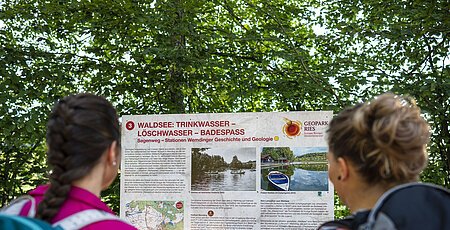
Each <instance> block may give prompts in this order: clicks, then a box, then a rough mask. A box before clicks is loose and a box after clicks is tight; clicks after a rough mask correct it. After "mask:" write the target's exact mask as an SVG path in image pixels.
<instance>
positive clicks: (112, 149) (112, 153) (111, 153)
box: [106, 141, 117, 166]
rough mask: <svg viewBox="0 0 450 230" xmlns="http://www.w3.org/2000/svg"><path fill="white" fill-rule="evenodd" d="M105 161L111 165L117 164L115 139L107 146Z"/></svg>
mask: <svg viewBox="0 0 450 230" xmlns="http://www.w3.org/2000/svg"><path fill="white" fill-rule="evenodd" d="M106 162H107V163H108V164H109V165H113V166H115V165H116V164H117V141H113V142H112V143H111V145H110V146H109V148H108V153H107V155H106Z"/></svg>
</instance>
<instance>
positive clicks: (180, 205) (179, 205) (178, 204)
mask: <svg viewBox="0 0 450 230" xmlns="http://www.w3.org/2000/svg"><path fill="white" fill-rule="evenodd" d="M175 207H177V208H178V209H180V208H183V202H181V201H178V202H177V203H176V204H175Z"/></svg>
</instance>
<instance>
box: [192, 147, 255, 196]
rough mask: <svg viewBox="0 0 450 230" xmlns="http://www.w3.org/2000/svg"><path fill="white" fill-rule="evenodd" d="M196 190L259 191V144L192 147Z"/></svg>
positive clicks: (194, 188) (193, 181)
mask: <svg viewBox="0 0 450 230" xmlns="http://www.w3.org/2000/svg"><path fill="white" fill-rule="evenodd" d="M191 189H192V191H255V190H256V148H252V147H248V148H192V149H191Z"/></svg>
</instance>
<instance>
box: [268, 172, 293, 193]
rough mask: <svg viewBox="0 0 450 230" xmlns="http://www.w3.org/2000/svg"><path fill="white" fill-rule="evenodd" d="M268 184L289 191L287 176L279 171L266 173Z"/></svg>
mask: <svg viewBox="0 0 450 230" xmlns="http://www.w3.org/2000/svg"><path fill="white" fill-rule="evenodd" d="M267 179H268V180H269V182H270V184H271V185H272V186H273V187H274V188H275V189H277V190H280V191H289V177H288V176H286V175H285V174H284V173H281V172H279V171H271V172H269V174H268V175H267Z"/></svg>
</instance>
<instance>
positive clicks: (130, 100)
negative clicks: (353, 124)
mask: <svg viewBox="0 0 450 230" xmlns="http://www.w3.org/2000/svg"><path fill="white" fill-rule="evenodd" d="M449 28H450V18H449V14H448V2H447V1H443V0H433V1H430V0H417V1H375V0H358V1H354V0H333V1H318V0H305V1H294V0H283V1H281V0H270V1H269V0H221V1H217V0H214V1H205V0H195V1H193V0H185V1H181V0H165V1H134V0H114V1H111V0H92V1H86V0H80V1H71V0H60V1H38V0H26V1H25V0H5V1H2V2H1V3H0V45H1V49H0V89H2V91H1V93H0V127H1V131H0V166H1V167H0V169H1V175H0V176H1V178H2V179H1V183H0V194H1V195H0V196H1V197H0V203H1V204H4V203H5V202H6V201H8V200H10V199H11V198H12V197H14V196H16V195H17V194H22V193H23V192H25V191H27V190H28V189H30V188H32V187H33V186H34V185H36V184H38V183H42V182H44V181H45V174H46V170H47V169H46V168H45V140H44V137H45V123H46V119H47V118H46V117H47V115H48V113H49V111H50V108H51V106H52V104H53V103H54V102H55V101H56V100H57V99H59V98H61V97H63V96H64V95H67V94H69V93H74V92H80V91H89V92H93V93H97V94H100V95H103V96H105V97H107V98H108V99H109V100H111V101H112V102H113V103H114V105H115V106H116V107H117V110H118V112H119V114H120V115H125V114H161V113H202V112H244V111H245V112H253V111H297V110H333V111H334V112H338V111H340V110H341V109H342V108H343V107H345V106H348V105H350V104H353V103H355V102H360V101H362V100H365V99H368V98H371V97H373V96H374V95H376V94H379V93H381V92H385V91H387V90H390V91H393V92H395V93H399V94H407V95H411V96H413V97H415V98H416V100H417V102H418V104H419V105H420V106H421V108H422V109H423V112H424V116H425V117H426V118H427V120H428V121H429V122H430V125H431V126H432V129H433V136H432V142H431V145H430V147H429V152H430V164H429V167H428V168H427V169H426V170H425V171H424V173H423V174H422V178H423V179H424V180H425V181H429V182H435V183H438V184H441V185H444V186H446V187H450V170H449V168H450V167H449V166H450V141H449V140H450V131H449V125H450V124H449V122H450V116H449V115H450V114H449V113H450V112H449V111H450V109H449V107H450V99H449V98H450V76H449V65H448V63H449V32H450V31H449ZM114 186H115V187H112V189H110V190H108V191H106V196H105V199H107V201H108V202H110V203H112V204H114V207H115V208H116V209H117V207H118V205H117V203H115V202H117V199H118V193H119V192H118V184H115V185H114Z"/></svg>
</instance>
